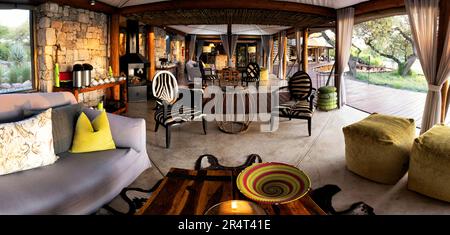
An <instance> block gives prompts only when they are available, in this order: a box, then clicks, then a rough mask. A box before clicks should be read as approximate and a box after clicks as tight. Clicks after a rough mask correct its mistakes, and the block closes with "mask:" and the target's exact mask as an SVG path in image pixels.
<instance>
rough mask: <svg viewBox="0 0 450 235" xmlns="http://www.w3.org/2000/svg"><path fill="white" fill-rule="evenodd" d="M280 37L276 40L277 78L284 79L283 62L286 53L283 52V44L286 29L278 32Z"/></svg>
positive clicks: (284, 42) (284, 43)
mask: <svg viewBox="0 0 450 235" xmlns="http://www.w3.org/2000/svg"><path fill="white" fill-rule="evenodd" d="M279 35H280V37H279V39H280V40H278V58H279V60H278V61H279V62H278V78H279V79H286V71H284V62H285V61H286V53H284V52H285V48H284V47H285V45H286V40H287V38H286V31H282V32H281V33H280V34H279Z"/></svg>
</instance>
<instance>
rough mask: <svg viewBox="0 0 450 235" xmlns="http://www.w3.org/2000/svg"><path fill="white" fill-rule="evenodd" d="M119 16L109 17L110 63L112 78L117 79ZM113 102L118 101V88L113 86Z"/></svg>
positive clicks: (118, 70)
mask: <svg viewBox="0 0 450 235" xmlns="http://www.w3.org/2000/svg"><path fill="white" fill-rule="evenodd" d="M119 20H120V15H119V14H112V15H111V24H110V29H109V32H110V43H111V45H110V50H111V51H110V63H111V68H112V71H113V76H114V77H117V76H119V75H120V61H119V59H120V58H119V30H120V24H119ZM112 91H113V97H114V100H120V86H119V85H117V86H114V88H113V89H112Z"/></svg>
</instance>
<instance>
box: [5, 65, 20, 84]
mask: <svg viewBox="0 0 450 235" xmlns="http://www.w3.org/2000/svg"><path fill="white" fill-rule="evenodd" d="M20 76H21V75H20V68H19V67H18V66H16V65H14V66H11V67H10V68H9V71H8V79H9V83H18V82H21V80H22V79H21V78H20ZM19 78H20V79H19Z"/></svg>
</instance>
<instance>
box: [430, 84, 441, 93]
mask: <svg viewBox="0 0 450 235" xmlns="http://www.w3.org/2000/svg"><path fill="white" fill-rule="evenodd" d="M428 90H429V91H433V92H439V91H441V86H437V85H434V84H428Z"/></svg>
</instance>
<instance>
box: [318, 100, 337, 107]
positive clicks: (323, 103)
mask: <svg viewBox="0 0 450 235" xmlns="http://www.w3.org/2000/svg"><path fill="white" fill-rule="evenodd" d="M336 104H337V102H336V101H330V102H322V103H317V106H319V107H320V106H330V105H336Z"/></svg>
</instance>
